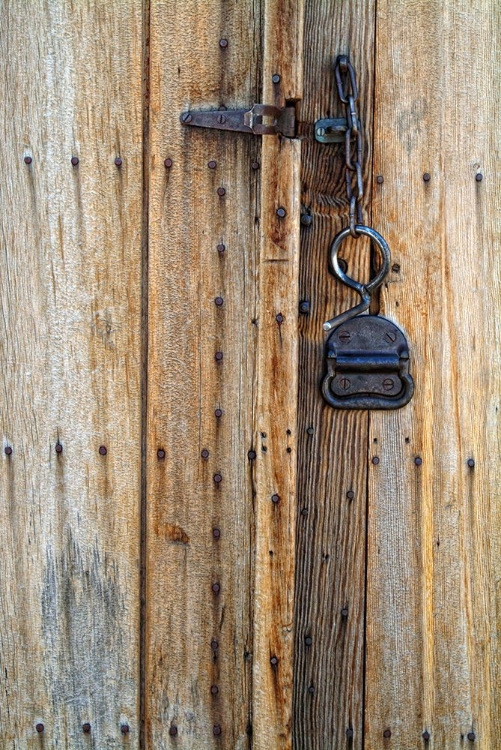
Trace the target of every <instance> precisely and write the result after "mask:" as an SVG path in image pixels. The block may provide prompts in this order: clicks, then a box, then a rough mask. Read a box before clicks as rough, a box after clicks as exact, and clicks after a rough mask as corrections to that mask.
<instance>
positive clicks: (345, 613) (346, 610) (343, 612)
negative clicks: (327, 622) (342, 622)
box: [341, 607, 348, 617]
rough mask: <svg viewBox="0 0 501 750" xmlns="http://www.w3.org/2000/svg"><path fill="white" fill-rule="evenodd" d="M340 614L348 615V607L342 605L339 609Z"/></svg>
mask: <svg viewBox="0 0 501 750" xmlns="http://www.w3.org/2000/svg"><path fill="white" fill-rule="evenodd" d="M341 616H342V617H348V607H343V609H342V610H341Z"/></svg>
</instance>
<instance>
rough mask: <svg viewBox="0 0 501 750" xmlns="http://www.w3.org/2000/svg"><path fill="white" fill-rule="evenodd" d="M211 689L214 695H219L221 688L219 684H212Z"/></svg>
mask: <svg viewBox="0 0 501 750" xmlns="http://www.w3.org/2000/svg"><path fill="white" fill-rule="evenodd" d="M210 691H211V694H212V695H217V694H218V693H219V688H218V686H217V685H211V687H210Z"/></svg>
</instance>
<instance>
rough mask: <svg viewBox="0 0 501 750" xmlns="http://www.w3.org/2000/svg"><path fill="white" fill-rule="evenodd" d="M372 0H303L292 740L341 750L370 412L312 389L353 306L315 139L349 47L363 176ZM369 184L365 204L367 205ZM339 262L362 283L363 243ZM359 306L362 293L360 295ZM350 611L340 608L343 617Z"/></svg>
mask: <svg viewBox="0 0 501 750" xmlns="http://www.w3.org/2000/svg"><path fill="white" fill-rule="evenodd" d="M374 14H375V3H373V2H339V3H337V2H336V3H334V2H329V3H326V2H323V0H319V1H312V2H309V3H307V5H306V17H305V31H304V50H305V51H304V76H305V79H304V96H303V100H302V102H301V104H300V107H299V113H300V115H299V116H300V121H301V122H300V127H299V135H300V137H301V139H302V198H301V202H302V204H303V208H304V210H306V212H307V213H309V214H310V215H311V217H312V224H311V226H308V227H306V226H305V227H303V228H302V237H301V263H300V299H301V300H302V301H303V302H308V303H309V313H308V312H306V313H305V314H302V315H301V316H300V317H301V319H300V354H299V362H300V368H299V417H298V419H299V429H298V464H299V468H298V506H297V507H298V524H297V541H296V544H297V550H296V559H297V569H296V594H295V606H296V615H295V630H296V636H295V696H294V746H295V747H296V748H297V750H310V749H312V750H313V749H315V750H325V748H342V747H345V746H346V743H347V734H346V732H347V730H350V733H351V732H352V733H353V735H352V740H351V744H350V745H349V746H350V747H353V748H361V747H362V742H363V716H362V714H363V678H364V604H365V534H366V518H365V516H366V457H365V456H366V446H367V435H368V420H367V414H366V413H364V412H356V413H353V412H352V413H348V412H339V411H337V412H336V411H333V410H332V409H331V408H330V407H328V406H326V405H325V403H324V401H323V399H322V396H321V393H320V388H319V384H320V381H321V378H322V376H323V374H324V361H323V357H324V342H325V333H324V332H323V329H322V324H323V323H324V321H326V320H329V319H330V318H332V317H333V316H334V315H336V314H339V313H340V312H341V311H343V310H345V309H347V308H349V307H350V306H352V305H353V304H355V295H353V294H352V293H350V291H349V290H348V289H347V288H346V287H342V286H341V285H340V284H339V283H337V282H336V281H335V280H334V279H333V277H332V276H331V275H330V274H329V272H328V262H327V261H328V253H329V249H330V244H331V242H332V239H333V237H334V235H335V234H336V232H337V231H339V230H340V229H341V227H343V226H346V225H347V223H348V207H347V203H346V188H345V175H344V146H337V145H329V146H327V145H323V144H319V143H317V142H316V141H315V140H314V138H313V123H314V122H315V120H316V119H318V118H320V117H328V116H338V117H341V116H344V111H343V109H342V105H340V103H339V100H338V95H337V90H336V85H335V80H334V73H333V68H332V63H333V61H334V59H335V58H336V56H337V55H338V54H341V53H348V54H349V55H350V59H351V60H352V62H353V64H354V65H355V68H356V71H357V75H358V82H359V91H360V98H359V102H358V105H359V108H360V109H359V111H360V115H361V118H362V121H363V124H364V131H365V133H366V143H367V149H366V153H365V164H364V181H365V183H366V185H369V180H370V175H371V162H372V146H371V142H372V138H371V131H372V107H373V55H374V20H375V19H374ZM369 194H370V191H369V190H368V189H367V191H366V198H365V203H364V208H365V210H366V211H367V208H368V203H369ZM342 255H343V257H345V258H346V260H347V261H348V263H349V271H350V273H351V274H352V275H354V276H355V277H357V278H368V273H369V253H368V248H367V245H366V243H365V242H364V241H363V240H362V241H359V242H356V243H352V242H347V243H346V245H345V246H344V247H343V251H342ZM357 301H358V298H357ZM346 613H347V614H346Z"/></svg>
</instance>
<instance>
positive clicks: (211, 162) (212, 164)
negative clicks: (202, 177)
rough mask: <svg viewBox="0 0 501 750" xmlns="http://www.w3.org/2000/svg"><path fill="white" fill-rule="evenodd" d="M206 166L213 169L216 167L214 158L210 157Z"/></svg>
mask: <svg viewBox="0 0 501 750" xmlns="http://www.w3.org/2000/svg"><path fill="white" fill-rule="evenodd" d="M207 166H208V167H209V169H215V168H216V167H217V162H216V161H214V159H211V161H210V162H209V163H208V164H207Z"/></svg>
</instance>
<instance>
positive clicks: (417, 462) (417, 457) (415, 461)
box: [414, 456, 423, 466]
mask: <svg viewBox="0 0 501 750" xmlns="http://www.w3.org/2000/svg"><path fill="white" fill-rule="evenodd" d="M414 463H415V464H416V466H421V464H422V463H423V459H422V458H421V456H416V458H415V459H414Z"/></svg>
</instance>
